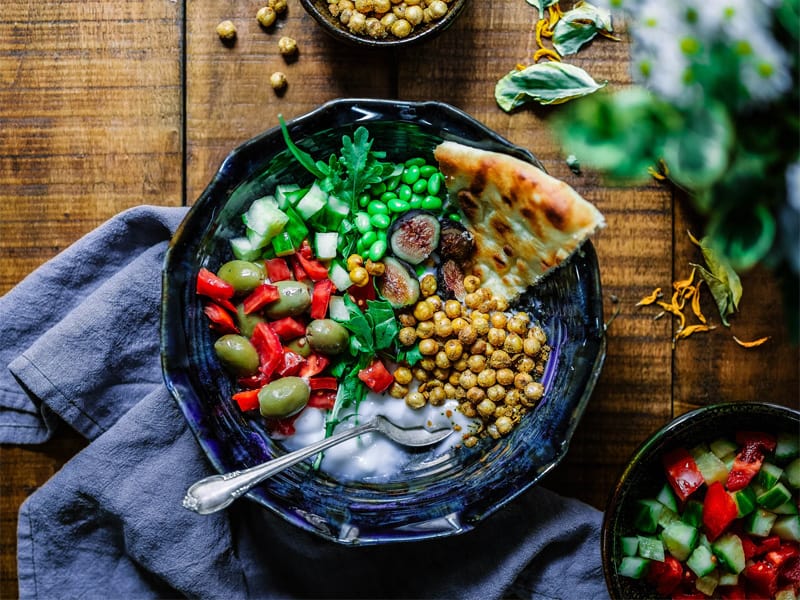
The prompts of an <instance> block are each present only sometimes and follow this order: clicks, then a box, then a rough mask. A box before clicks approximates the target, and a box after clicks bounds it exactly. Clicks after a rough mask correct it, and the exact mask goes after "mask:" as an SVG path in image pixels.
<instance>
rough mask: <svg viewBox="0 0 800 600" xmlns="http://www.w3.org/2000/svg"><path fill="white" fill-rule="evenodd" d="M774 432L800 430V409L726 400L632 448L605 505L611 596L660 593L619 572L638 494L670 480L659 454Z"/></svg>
mask: <svg viewBox="0 0 800 600" xmlns="http://www.w3.org/2000/svg"><path fill="white" fill-rule="evenodd" d="M743 429H746V430H764V431H767V432H771V433H778V432H780V431H785V432H792V433H797V432H798V431H800V412H798V411H796V410H792V409H790V408H786V407H783V406H778V405H774V404H764V403H759V402H752V403H751V402H726V403H723V404H714V405H711V406H704V407H703V408H698V409H696V410H693V411H691V412H688V413H686V414H684V415H682V416H680V417H678V418H677V419H674V420H673V421H671V422H670V423H668V424H667V425H665V426H664V427H662V428H661V429H659V430H658V431H656V432H655V433H654V434H653V435H651V436H650V437H649V438H648V439H647V440H645V441H644V443H642V445H641V446H639V448H638V449H637V450H636V451H635V452H634V453H633V456H632V457H631V459H630V461H629V462H628V464H627V466H626V467H625V470H624V471H623V473H622V476H621V477H620V478H619V481H618V482H617V484H616V486H615V487H614V489H613V491H612V493H611V495H610V497H609V500H608V504H607V505H606V511H605V517H604V519H603V531H602V538H601V544H602V556H603V572H604V574H605V579H606V585H607V587H608V592H609V594H610V596H611V597H612V598H614V599H619V600H637V599H640V598H658V597H659V596H658V594H656V592H655V590H654V589H653V588H652V587H651V586H649V585H648V584H647V583H646V582H644V581H642V580H636V579H630V578H628V577H623V576H621V575H620V574H619V573H618V572H617V567H618V566H619V562H620V560H621V559H622V548H621V545H620V537H621V536H623V535H632V534H633V532H634V531H635V528H634V526H633V524H632V522H633V514H632V510H631V507H632V506H633V504H634V502H635V501H636V500H638V499H640V498H652V497H655V496H656V494H658V492H659V490H660V489H661V487H662V486H663V485H664V482H665V481H666V479H665V477H664V471H663V468H662V466H661V457H662V456H663V455H664V453H665V452H668V451H670V450H672V449H674V448H677V447H679V446H684V447H687V448H690V447H693V446H696V445H697V444H700V443H702V442H711V441H713V440H714V439H716V438H718V437H723V436H730V437H732V436H733V435H734V434H735V433H736V431H739V430H743Z"/></svg>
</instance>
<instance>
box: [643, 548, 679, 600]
mask: <svg viewBox="0 0 800 600" xmlns="http://www.w3.org/2000/svg"><path fill="white" fill-rule="evenodd" d="M682 578H683V566H681V563H680V562H679V561H678V559H676V558H674V557H672V556H665V557H664V562H661V561H658V560H654V561H652V562H651V563H650V568H649V569H648V571H647V581H648V582H649V583H652V584H653V585H654V586H655V587H656V591H658V593H659V594H661V595H662V596H669V595H670V594H671V593H672V592H673V591H675V589H676V588H677V587H678V585H679V584H680V583H681V580H682Z"/></svg>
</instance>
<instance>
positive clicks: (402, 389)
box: [389, 381, 408, 398]
mask: <svg viewBox="0 0 800 600" xmlns="http://www.w3.org/2000/svg"><path fill="white" fill-rule="evenodd" d="M406 394H408V386H407V385H402V384H400V383H397V382H396V381H395V382H394V383H393V384H392V385H390V386H389V395H390V396H391V397H392V398H405V397H406Z"/></svg>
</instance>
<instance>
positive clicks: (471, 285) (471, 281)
mask: <svg viewBox="0 0 800 600" xmlns="http://www.w3.org/2000/svg"><path fill="white" fill-rule="evenodd" d="M480 285H481V280H480V279H478V278H477V277H476V276H475V275H467V276H466V277H464V289H465V290H466V292H467V293H468V294H470V293H473V292H474V291H475V290H477V289H478V288H479V287H480Z"/></svg>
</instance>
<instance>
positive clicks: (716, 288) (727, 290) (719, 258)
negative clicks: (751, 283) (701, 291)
mask: <svg viewBox="0 0 800 600" xmlns="http://www.w3.org/2000/svg"><path fill="white" fill-rule="evenodd" d="M690 238H691V240H692V242H694V243H695V244H696V245H697V246H699V247H700V250H701V252H702V253H703V259H704V260H705V263H706V265H707V267H708V268H706V267H704V266H703V265H697V264H692V266H693V267H696V268H697V272H698V273H700V276H701V277H702V278H703V279H704V280H705V282H706V285H708V289H709V290H711V295H712V296H713V297H714V301H715V302H716V303H717V309H718V310H719V316H720V319H721V320H722V324H723V325H725V326H726V327H730V323H728V317H729V316H730V315H732V314H733V313H734V312H736V311H737V310H738V308H739V301H740V300H741V299H742V282H741V280H740V279H739V275H738V274H737V273H736V271H735V270H734V269H733V267H732V266H731V264H730V263H729V262H728V260H727V259H726V258H725V257H724V256H723V255H722V254H720V253H718V252H717V251H716V250H714V249H713V248H712V247H711V245H710V243H709V238H708V237H704V238H702V239H701V240H699V241H698V240H697V239H695V238H694V237H692V236H691V235H690Z"/></svg>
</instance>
